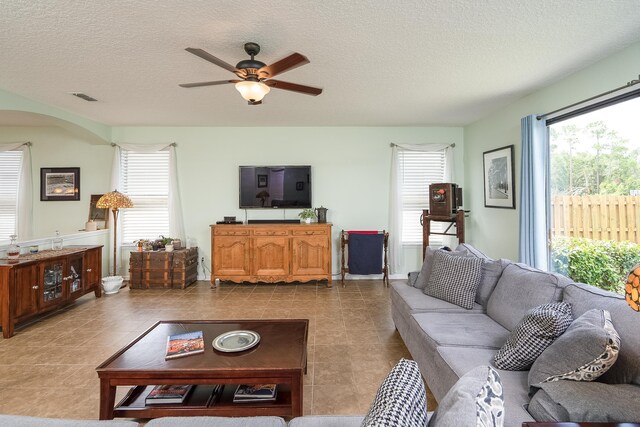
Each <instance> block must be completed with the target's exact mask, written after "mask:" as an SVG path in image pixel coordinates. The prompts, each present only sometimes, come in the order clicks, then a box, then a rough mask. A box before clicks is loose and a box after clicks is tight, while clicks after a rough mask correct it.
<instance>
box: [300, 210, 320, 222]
mask: <svg viewBox="0 0 640 427" xmlns="http://www.w3.org/2000/svg"><path fill="white" fill-rule="evenodd" d="M298 216H299V217H300V222H306V223H307V224H310V223H311V221H312V220H314V219H316V218H317V216H316V212H315V211H314V210H313V209H303V210H302V212H300V213H299V214H298Z"/></svg>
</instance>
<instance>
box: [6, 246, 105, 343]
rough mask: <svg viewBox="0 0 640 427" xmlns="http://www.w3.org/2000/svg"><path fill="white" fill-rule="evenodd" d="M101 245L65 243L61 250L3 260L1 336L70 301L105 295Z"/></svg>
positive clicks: (9, 335) (10, 335)
mask: <svg viewBox="0 0 640 427" xmlns="http://www.w3.org/2000/svg"><path fill="white" fill-rule="evenodd" d="M101 279H102V246H65V247H64V248H62V249H61V250H57V251H54V250H47V251H41V252H39V253H37V254H25V255H21V256H20V258H19V259H18V261H17V262H11V263H10V262H9V261H8V260H6V259H0V319H1V323H2V336H3V337H4V338H11V337H12V336H13V334H14V329H15V325H16V324H17V323H20V322H23V321H25V320H29V319H32V318H35V317H37V316H39V315H41V314H44V313H46V312H49V311H53V310H56V309H58V308H60V307H63V306H65V305H67V304H70V303H71V302H73V301H74V300H76V299H77V298H80V297H81V296H83V295H85V294H87V293H89V292H93V293H94V294H95V296H96V297H97V298H99V297H100V296H101V295H102V288H101V284H100V281H101Z"/></svg>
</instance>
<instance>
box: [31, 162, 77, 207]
mask: <svg viewBox="0 0 640 427" xmlns="http://www.w3.org/2000/svg"><path fill="white" fill-rule="evenodd" d="M40 200H41V201H54V200H62V201H67V200H80V168H40Z"/></svg>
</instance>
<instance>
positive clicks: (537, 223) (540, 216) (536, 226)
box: [520, 115, 550, 270]
mask: <svg viewBox="0 0 640 427" xmlns="http://www.w3.org/2000/svg"><path fill="white" fill-rule="evenodd" d="M521 132H522V164H521V177H520V197H521V199H522V201H521V203H520V262H524V263H526V264H528V265H530V266H533V267H536V268H539V269H542V270H548V269H549V250H548V246H547V238H548V233H549V226H548V218H549V213H550V203H549V179H548V177H549V132H548V130H547V122H546V120H544V119H540V120H538V119H537V118H536V116H535V115H530V116H527V117H523V118H522V120H521Z"/></svg>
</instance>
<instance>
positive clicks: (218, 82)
mask: <svg viewBox="0 0 640 427" xmlns="http://www.w3.org/2000/svg"><path fill="white" fill-rule="evenodd" d="M241 81H242V80H217V81H215V82H198V83H182V84H181V85H178V86H180V87H200V86H216V85H224V84H227V83H238V82H241Z"/></svg>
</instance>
